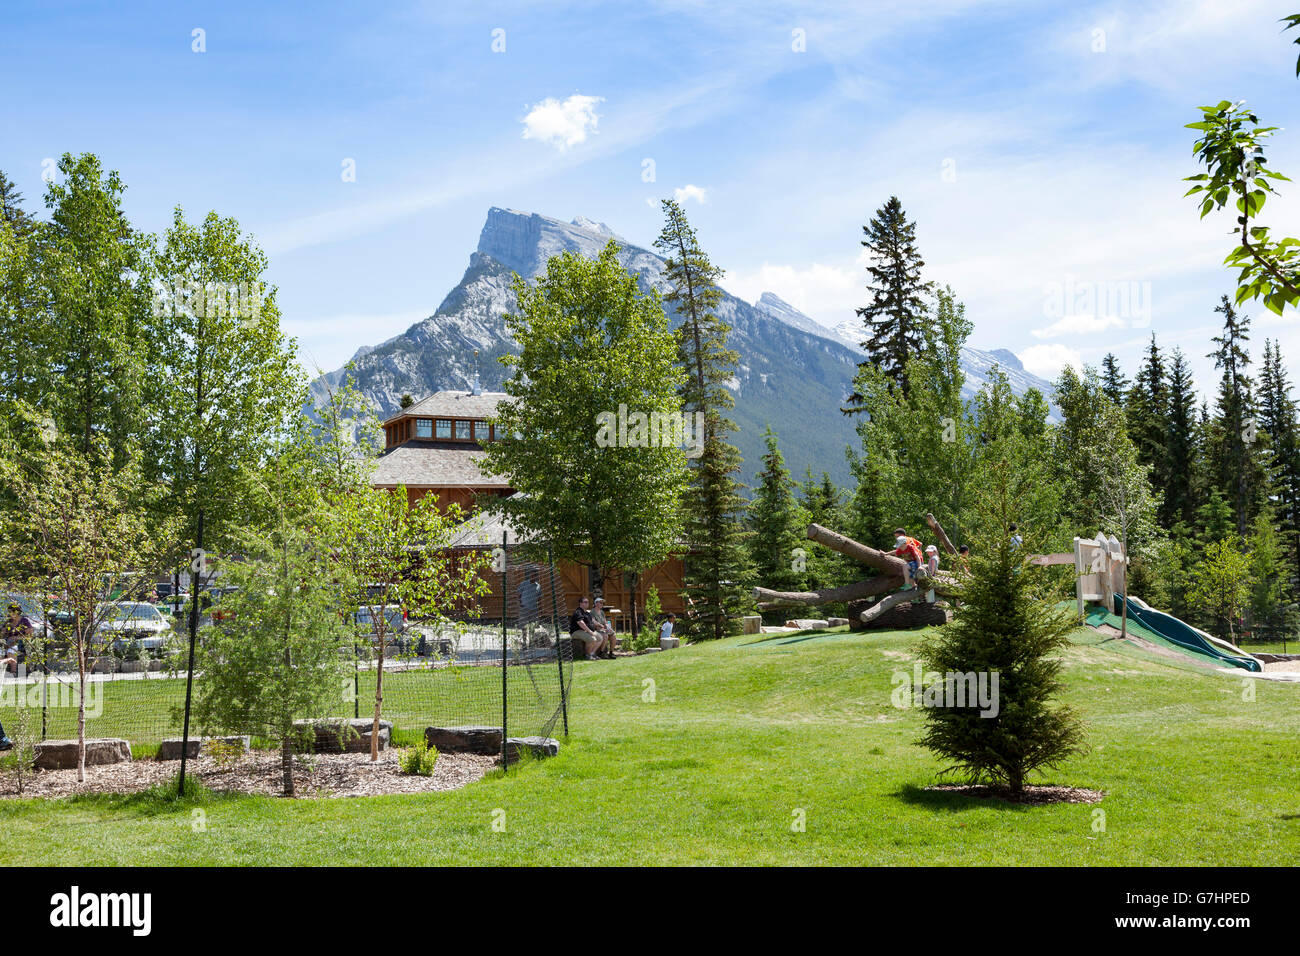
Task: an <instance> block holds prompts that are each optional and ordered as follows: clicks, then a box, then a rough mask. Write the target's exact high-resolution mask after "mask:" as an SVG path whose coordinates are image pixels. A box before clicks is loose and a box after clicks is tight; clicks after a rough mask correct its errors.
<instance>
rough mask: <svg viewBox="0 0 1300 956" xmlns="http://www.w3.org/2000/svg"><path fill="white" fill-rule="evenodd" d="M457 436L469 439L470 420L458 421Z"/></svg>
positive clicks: (461, 438) (463, 439)
mask: <svg viewBox="0 0 1300 956" xmlns="http://www.w3.org/2000/svg"><path fill="white" fill-rule="evenodd" d="M456 437H457V438H458V439H460V440H462V441H469V422H461V421H458V422H456Z"/></svg>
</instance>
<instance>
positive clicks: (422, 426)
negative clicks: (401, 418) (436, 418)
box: [415, 418, 433, 438]
mask: <svg viewBox="0 0 1300 956" xmlns="http://www.w3.org/2000/svg"><path fill="white" fill-rule="evenodd" d="M415 437H416V438H432V437H433V420H432V419H429V418H417V419H416V420H415Z"/></svg>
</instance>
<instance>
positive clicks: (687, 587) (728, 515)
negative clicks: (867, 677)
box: [655, 199, 753, 638]
mask: <svg viewBox="0 0 1300 956" xmlns="http://www.w3.org/2000/svg"><path fill="white" fill-rule="evenodd" d="M663 210H664V216H665V223H664V228H663V231H662V232H661V233H660V235H659V238H658V239H657V240H656V241H655V247H656V248H657V249H659V250H660V252H662V253H663V254H664V257H665V259H666V261H665V264H664V276H665V278H666V279H667V280H668V282H669V283H670V284H671V287H672V288H671V291H670V292H669V294H668V295H667V296H665V298H664V301H665V302H667V303H669V304H670V305H672V306H674V307H675V308H676V310H677V312H678V314H680V315H681V317H682V325H681V327H680V328H679V329H678V332H677V343H678V349H677V354H678V361H679V362H680V364H681V365H682V369H683V371H684V372H685V373H686V377H685V379H684V380H683V382H682V387H681V397H682V407H683V409H684V410H685V411H687V412H693V413H696V414H697V416H699V419H698V420H702V421H703V423H704V435H703V443H702V445H701V447H700V454H699V456H698V458H696V459H695V461H694V463H693V465H692V467H691V468H690V470H689V473H688V475H689V484H688V486H687V489H686V492H685V494H684V496H683V505H684V509H685V523H686V528H685V534H686V541H687V544H688V547H689V550H688V551H687V554H686V555H685V558H684V561H683V576H684V581H683V594H684V596H685V598H686V599H687V600H689V601H690V602H691V605H692V607H693V611H694V619H693V621H692V622H691V630H692V632H693V633H697V634H698V635H699V636H702V637H712V638H721V637H724V636H725V635H726V634H727V633H728V632H729V631H731V630H734V628H735V624H736V622H737V621H739V619H740V617H741V616H742V615H743V614H745V613H747V612H748V611H749V610H750V609H751V608H752V607H753V599H752V597H751V595H750V591H749V583H750V576H751V569H750V567H749V565H748V551H747V549H746V547H745V539H746V532H745V528H744V524H743V522H742V520H741V516H742V515H743V514H744V510H745V500H744V497H743V496H742V495H741V485H740V483H739V481H738V480H737V477H736V476H737V475H738V474H739V472H740V468H741V457H740V452H739V451H738V450H737V449H736V447H735V446H734V445H732V444H731V443H730V442H729V441H728V435H729V433H730V432H731V431H733V430H734V429H735V427H736V426H735V423H734V422H732V421H731V420H730V419H728V418H727V417H726V415H725V410H726V409H728V408H731V407H732V406H733V405H734V403H735V400H734V399H733V398H732V394H731V390H730V389H728V388H727V387H726V383H727V382H728V381H729V380H730V379H731V377H732V376H733V375H734V374H735V369H736V363H737V362H738V361H739V356H738V355H737V353H736V352H735V351H734V350H733V349H730V348H728V347H727V335H728V333H729V331H730V329H729V327H728V326H727V324H726V323H725V322H723V321H722V320H721V319H720V318H718V315H717V307H718V302H719V301H720V300H721V295H722V293H721V290H719V288H718V285H717V282H718V279H720V278H721V276H722V270H721V269H720V268H718V267H717V266H715V265H713V263H712V262H710V261H709V257H708V256H707V255H706V254H705V252H704V250H703V249H701V248H700V245H699V242H698V240H697V239H696V236H695V230H694V229H693V228H692V227H691V225H690V223H689V222H688V221H687V219H686V213H685V211H684V210H683V209H682V207H681V205H680V204H678V203H677V202H675V201H674V200H671V199H665V200H664V201H663ZM697 437H698V436H697Z"/></svg>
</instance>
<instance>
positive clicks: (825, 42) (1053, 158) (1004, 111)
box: [0, 0, 1300, 384]
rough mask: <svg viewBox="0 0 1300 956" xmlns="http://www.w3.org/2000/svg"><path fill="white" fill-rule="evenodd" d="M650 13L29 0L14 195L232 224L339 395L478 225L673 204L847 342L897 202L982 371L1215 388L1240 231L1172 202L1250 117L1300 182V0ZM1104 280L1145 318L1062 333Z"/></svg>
mask: <svg viewBox="0 0 1300 956" xmlns="http://www.w3.org/2000/svg"><path fill="white" fill-rule="evenodd" d="M631 6H632V5H625V4H612V5H606V4H599V3H590V2H589V3H562V2H529V3H521V4H495V3H486V2H484V3H474V4H452V3H447V2H428V3H383V2H377V3H372V4H368V5H366V4H357V3H347V4H343V3H321V4H311V5H310V8H309V7H308V5H305V4H303V5H299V4H272V3H266V2H249V3H245V2H221V3H202V2H200V3H185V4H178V3H130V4H108V3H103V4H91V3H35V2H32V3H27V2H21V0H20V2H17V3H13V2H10V3H8V4H6V14H5V17H4V32H3V34H0V85H2V88H3V89H4V90H5V91H6V93H7V94H8V95H7V96H6V97H5V103H6V113H5V131H4V134H3V140H2V141H0V169H4V170H5V172H6V173H7V174H8V175H9V176H10V177H11V178H13V179H14V180H16V181H17V183H18V184H19V187H20V188H21V189H22V190H23V191H24V192H25V193H26V195H27V199H28V202H29V204H30V205H32V206H37V205H39V197H40V196H41V195H42V193H43V189H44V184H43V183H42V181H41V173H42V168H43V167H42V163H43V161H44V160H46V159H48V158H52V157H57V156H59V155H60V154H62V153H63V152H65V151H72V152H81V151H93V152H96V153H98V154H100V155H101V157H102V158H103V159H104V161H105V163H106V164H107V165H108V166H110V167H111V168H114V169H117V170H119V171H120V172H121V173H122V175H123V177H124V179H125V181H126V182H127V183H128V185H129V191H128V193H127V199H126V202H127V207H128V212H129V214H130V215H131V217H132V218H133V220H134V221H135V222H136V223H137V224H138V225H140V226H141V227H142V228H145V229H148V230H151V231H161V230H162V229H163V228H165V226H166V224H167V222H168V220H169V218H170V211H171V208H172V207H173V206H174V205H176V204H180V205H182V206H183V207H184V208H185V209H186V211H187V213H188V214H189V216H190V217H191V218H192V219H198V218H201V216H202V215H203V214H204V213H205V212H206V211H207V210H209V209H215V210H217V211H218V212H219V213H221V214H222V215H226V216H234V217H235V218H237V219H238V220H239V221H240V223H241V224H242V225H243V226H244V227H245V229H247V230H248V231H250V232H251V233H252V234H253V235H254V236H255V237H256V238H257V239H258V241H259V242H260V243H261V244H262V245H263V247H264V248H265V249H266V251H267V252H268V254H269V255H270V257H271V264H272V265H271V280H272V281H273V282H274V283H275V284H276V285H277V287H278V288H279V296H280V304H281V308H282V310H283V313H284V318H285V326H286V329H287V330H288V331H289V332H290V333H291V334H293V335H295V336H297V337H298V339H299V341H300V346H301V354H302V356H303V359H304V362H305V363H306V364H308V365H309V366H312V365H319V366H320V367H322V368H326V369H329V368H333V367H336V366H338V365H339V364H341V363H342V362H343V361H344V360H346V359H347V358H348V357H349V356H350V355H351V354H352V352H353V351H355V349H356V348H357V347H358V346H360V345H363V344H374V343H377V342H379V341H381V340H383V339H385V338H388V337H389V336H391V335H394V334H396V333H398V332H400V331H402V330H403V329H404V328H406V327H407V326H408V325H410V324H411V323H412V322H414V321H417V320H418V319H420V318H422V317H424V316H426V315H428V314H430V313H432V312H433V311H434V309H435V308H436V307H437V306H438V304H439V303H440V302H441V300H442V298H443V296H444V295H445V294H446V293H447V291H448V290H450V289H451V287H452V286H453V285H454V284H455V283H456V282H457V281H458V280H459V278H460V276H461V274H462V273H463V271H464V269H465V267H466V265H467V263H468V256H469V253H470V252H471V251H472V250H473V248H474V246H475V244H476V242H477V239H478V233H479V230H480V229H481V227H482V224H483V220H484V216H485V214H486V211H487V209H488V207H489V206H493V205H498V206H507V207H511V208H516V209H524V210H529V211H534V212H540V213H542V214H545V215H550V216H555V217H558V218H562V219H571V218H573V217H574V216H577V215H583V216H586V217H589V218H591V219H594V220H597V221H601V222H605V223H608V224H609V225H610V226H611V228H613V229H614V230H615V231H616V232H618V233H619V234H621V235H623V236H625V237H626V238H627V239H629V240H631V241H633V242H635V243H638V244H641V245H649V244H650V243H651V242H652V241H653V239H654V238H655V236H656V235H657V234H658V231H659V228H660V218H659V213H658V210H657V203H656V202H655V200H657V199H658V198H659V197H661V196H665V195H671V194H673V193H674V191H675V190H682V191H683V192H682V193H681V194H682V195H683V196H684V197H685V202H686V205H687V209H688V211H689V214H690V216H691V219H692V221H693V222H694V223H695V225H696V227H697V229H698V232H699V235H700V238H701V240H702V242H703V243H704V245H705V248H706V249H707V250H708V251H709V253H710V255H711V256H712V258H713V259H714V261H715V262H716V263H718V264H719V265H721V266H722V267H723V268H725V269H726V270H727V275H726V278H725V279H724V281H723V285H724V286H725V287H726V288H728V289H729V290H730V291H732V292H734V293H736V294H738V295H741V296H742V297H744V298H747V299H749V300H751V301H752V300H753V299H756V298H757V297H758V295H759V294H760V293H761V292H763V291H769V290H770V291H773V292H776V293H777V294H778V295H780V296H782V297H783V298H785V299H787V300H788V301H790V302H791V303H792V304H794V305H795V306H797V307H799V308H801V309H802V310H803V311H805V312H807V313H808V314H809V315H811V316H812V317H813V318H815V319H817V320H819V321H822V322H824V323H826V324H828V325H834V324H836V323H837V322H840V321H843V320H845V319H850V318H852V315H853V309H854V308H855V307H856V306H858V305H861V304H863V302H864V301H865V298H866V293H865V292H864V291H863V285H864V282H865V277H866V274H865V270H864V265H863V260H862V256H861V253H862V248H861V246H860V245H859V240H860V239H861V227H862V225H863V223H865V222H866V221H867V220H868V219H869V218H870V217H871V215H872V214H873V213H874V211H875V210H876V209H877V208H878V207H879V206H880V205H881V204H882V203H883V202H884V201H885V200H886V199H887V198H888V197H889V196H890V195H893V194H896V195H898V196H899V197H900V199H901V200H902V202H903V205H904V208H905V209H906V210H907V212H908V213H909V215H910V216H912V217H913V218H915V220H916V221H917V237H918V240H919V244H920V248H921V251H922V253H923V255H924V257H925V259H926V262H927V270H926V271H927V274H928V277H929V278H931V279H934V280H936V281H939V282H943V283H947V284H950V285H952V286H953V288H954V289H955V290H956V292H957V294H958V296H959V297H960V298H962V299H963V300H964V301H965V302H966V303H967V306H968V314H969V315H970V316H971V318H972V319H973V320H974V322H975V332H974V334H973V337H972V340H971V344H972V345H975V346H978V347H984V348H997V347H1006V348H1011V349H1012V350H1014V351H1015V352H1016V353H1017V354H1019V355H1021V357H1022V358H1023V359H1024V360H1025V362H1026V365H1027V366H1028V367H1029V368H1030V370H1031V371H1036V372H1038V373H1040V374H1044V375H1051V374H1053V373H1054V372H1055V371H1056V370H1058V369H1059V368H1060V366H1061V364H1062V363H1064V362H1071V363H1080V362H1090V363H1094V364H1095V363H1096V362H1098V361H1099V360H1100V358H1101V356H1102V355H1103V354H1104V353H1105V352H1106V351H1107V350H1114V351H1115V352H1117V353H1118V354H1119V355H1120V357H1121V358H1122V359H1123V361H1124V365H1125V367H1126V370H1127V371H1128V372H1129V374H1130V375H1132V372H1133V370H1134V367H1135V365H1136V362H1137V356H1138V353H1139V352H1140V350H1141V348H1142V345H1143V344H1144V342H1145V340H1146V338H1147V336H1148V335H1149V334H1150V332H1151V331H1155V332H1156V333H1157V334H1158V336H1159V338H1160V341H1161V343H1162V344H1163V345H1165V346H1166V347H1172V346H1174V345H1179V346H1181V347H1182V348H1183V350H1184V351H1185V352H1186V353H1188V355H1189V358H1191V359H1192V363H1193V368H1194V370H1195V371H1196V372H1197V373H1198V374H1197V378H1198V381H1199V382H1200V383H1203V384H1209V383H1210V382H1212V380H1213V379H1212V371H1211V369H1210V364H1209V362H1208V361H1207V360H1206V359H1205V358H1204V353H1205V352H1207V351H1208V350H1209V345H1210V343H1209V338H1210V336H1211V335H1212V334H1214V332H1215V330H1216V329H1217V325H1218V323H1217V321H1216V320H1217V318H1218V317H1217V316H1216V315H1215V314H1214V312H1213V308H1214V306H1215V304H1216V303H1217V302H1218V298H1219V296H1220V295H1221V294H1223V293H1224V292H1227V291H1229V290H1230V289H1231V286H1232V282H1231V279H1232V277H1231V274H1230V273H1229V272H1228V271H1227V270H1226V269H1224V268H1223V267H1222V266H1221V264H1220V263H1221V260H1222V258H1223V256H1224V254H1225V253H1226V252H1227V250H1228V248H1229V245H1230V240H1229V239H1228V238H1227V236H1226V235H1225V233H1226V232H1227V230H1228V229H1229V228H1230V225H1231V223H1230V221H1229V219H1228V218H1227V217H1212V218H1211V219H1210V220H1206V221H1203V222H1202V221H1198V220H1197V212H1196V207H1195V205H1194V203H1193V201H1192V200H1191V199H1183V198H1182V194H1183V192H1184V191H1185V188H1186V187H1185V184H1183V183H1182V181H1181V179H1182V177H1184V176H1187V175H1190V174H1191V173H1193V172H1196V171H1197V169H1196V167H1195V166H1194V165H1193V161H1192V155H1191V143H1192V140H1193V135H1192V133H1191V131H1189V130H1186V129H1183V128H1182V127H1183V124H1184V123H1187V122H1191V121H1192V120H1194V119H1195V118H1196V109H1195V108H1196V106H1198V105H1200V104H1202V103H1211V102H1217V101H1218V100H1220V99H1233V100H1237V99H1245V100H1246V101H1247V102H1248V103H1249V104H1250V105H1251V106H1253V107H1254V108H1256V109H1257V110H1258V111H1259V113H1260V115H1261V117H1262V118H1263V119H1265V120H1267V121H1268V122H1269V123H1270V124H1272V125H1277V126H1281V127H1284V130H1283V131H1282V132H1281V133H1279V134H1278V135H1277V138H1276V144H1275V147H1274V148H1273V149H1272V150H1271V155H1270V159H1271V160H1272V163H1273V165H1274V166H1275V167H1276V168H1278V169H1280V170H1282V171H1283V172H1286V173H1288V174H1290V175H1292V176H1293V177H1295V178H1297V180H1298V181H1300V123H1297V122H1295V119H1296V116H1295V114H1296V108H1297V103H1300V81H1297V80H1296V79H1295V78H1294V64H1295V58H1296V53H1297V49H1296V47H1295V46H1294V45H1293V44H1292V43H1291V42H1290V39H1291V37H1290V36H1283V35H1280V33H1279V29H1280V24H1278V23H1277V21H1278V19H1279V18H1280V17H1282V16H1283V15H1285V14H1288V13H1291V12H1295V11H1296V10H1300V3H1297V2H1295V0H1283V2H1263V0H1260V2H1256V0H1224V2H1196V0H1178V2H1149V3H1138V2H1130V3H1086V2H1080V3H1070V4H1049V3H1041V2H1032V3H1031V2H964V0H935V2H920V0H913V2H892V0H889V2H869V0H862V2H855V3H809V4H784V3H764V2H752V3H731V2H657V3H655V2H652V3H648V4H638V5H635V6H636V9H629V8H630V7H631ZM1293 7H1294V8H1295V10H1293V9H1292V8H1293ZM195 30H202V31H203V33H202V39H203V44H204V46H205V47H206V49H205V50H204V52H195V51H194V50H193V46H194V45H195V38H194V31H195ZM494 31H504V33H501V32H494ZM503 41H504V42H503ZM494 44H495V46H496V47H497V48H498V49H497V50H494V48H493V47H494ZM502 45H504V49H503V50H502V49H500V47H502ZM1292 130H1294V131H1292ZM347 160H353V161H355V171H356V175H355V181H354V182H349V181H345V179H344V176H343V175H342V173H343V169H344V163H345V161H347ZM647 160H652V161H653V171H654V180H653V181H652V182H648V181H646V178H645V176H646V173H645V170H646V169H647V166H646V161H647ZM1283 188H1284V195H1283V197H1282V198H1280V199H1273V200H1270V203H1269V205H1268V206H1267V207H1266V211H1265V216H1264V221H1265V222H1266V223H1267V224H1271V225H1273V226H1275V227H1276V228H1278V229H1280V230H1282V231H1283V232H1285V233H1286V234H1291V235H1295V234H1296V233H1297V231H1300V230H1298V229H1297V224H1298V223H1300V184H1297V185H1294V186H1292V185H1290V184H1283ZM1115 283H1122V284H1124V285H1122V286H1112V287H1113V288H1123V289H1125V290H1129V291H1131V293H1132V296H1133V297H1132V299H1131V301H1130V304H1129V306H1128V308H1127V309H1125V308H1122V307H1121V308H1119V309H1112V310H1110V312H1108V311H1107V310H1106V309H1105V308H1104V307H1103V308H1092V309H1090V308H1088V306H1087V303H1086V302H1085V301H1079V300H1076V301H1075V302H1073V303H1070V304H1068V305H1067V307H1066V308H1064V309H1063V310H1059V309H1054V308H1053V303H1054V301H1056V300H1055V296H1054V291H1055V290H1057V289H1066V288H1070V289H1073V290H1075V291H1076V293H1078V290H1087V289H1093V288H1097V287H1098V286H1100V285H1102V284H1115ZM1247 311H1248V312H1250V313H1251V314H1252V315H1253V316H1256V323H1255V328H1254V336H1253V343H1252V345H1253V351H1254V354H1255V355H1256V356H1258V354H1259V352H1260V351H1262V348H1263V340H1264V338H1265V337H1266V336H1268V337H1272V338H1275V339H1279V340H1280V341H1281V342H1282V345H1283V349H1284V353H1285V354H1286V356H1287V358H1288V360H1289V362H1290V364H1291V365H1292V367H1295V365H1296V358H1297V356H1300V318H1298V317H1297V315H1296V313H1295V312H1292V313H1291V314H1290V315H1289V317H1288V318H1286V319H1278V318H1276V317H1271V316H1269V315H1268V313H1266V312H1264V310H1263V309H1262V308H1260V307H1253V306H1252V307H1250V308H1248V309H1247ZM1113 313H1118V314H1113Z"/></svg>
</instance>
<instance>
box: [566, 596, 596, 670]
mask: <svg viewBox="0 0 1300 956" xmlns="http://www.w3.org/2000/svg"><path fill="white" fill-rule="evenodd" d="M589 603H590V602H589V601H588V600H587V598H585V597H583V598H581V599H580V600H579V601H578V607H577V609H576V610H575V611H574V612H573V614H571V615H570V616H569V637H570V638H572V639H573V642H574V643H573V646H574V648H575V649H576V648H578V647H579V646H581V647H582V648H583V656H584V657H587V658H593V657H595V656H596V655H597V654H599V653H600V649H601V647H602V646H603V645H604V643H605V638H604V635H603V634H600V633H599V632H597V630H596V622H595V620H594V619H593V618H592V616H591V611H589V610H587V605H588V604H589Z"/></svg>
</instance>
